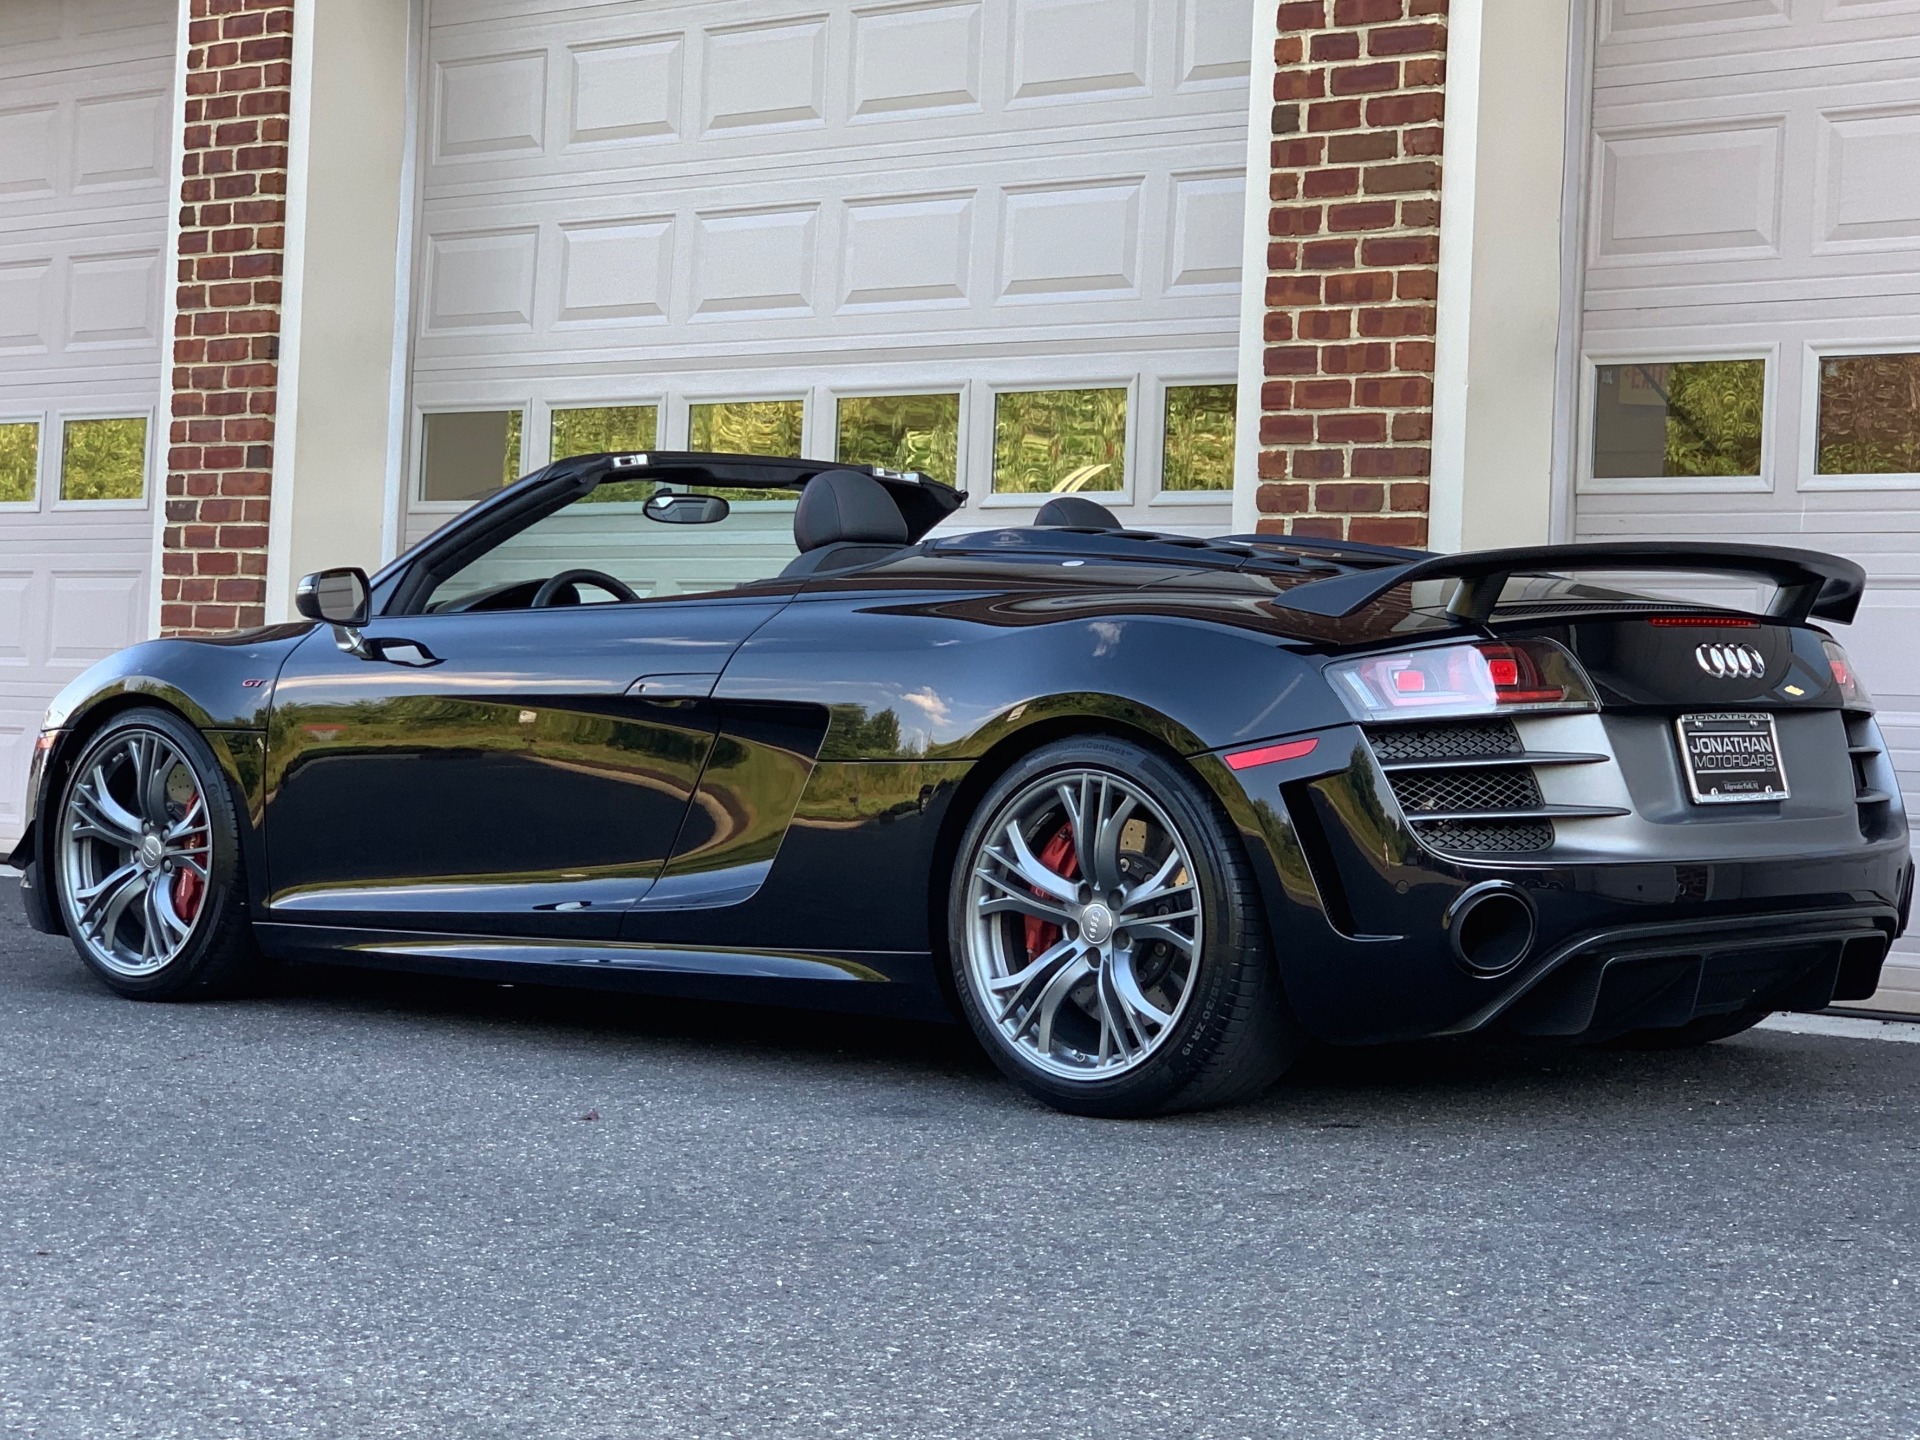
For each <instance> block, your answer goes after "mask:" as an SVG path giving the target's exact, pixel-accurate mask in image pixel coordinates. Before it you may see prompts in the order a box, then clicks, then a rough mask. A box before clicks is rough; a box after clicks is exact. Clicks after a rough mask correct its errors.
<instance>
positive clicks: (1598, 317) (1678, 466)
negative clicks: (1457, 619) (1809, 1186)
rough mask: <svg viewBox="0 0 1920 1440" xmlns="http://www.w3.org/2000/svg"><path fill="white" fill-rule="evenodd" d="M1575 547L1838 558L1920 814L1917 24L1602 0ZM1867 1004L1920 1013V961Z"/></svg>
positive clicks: (1756, 2) (1834, 11)
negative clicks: (1657, 542)
mask: <svg viewBox="0 0 1920 1440" xmlns="http://www.w3.org/2000/svg"><path fill="white" fill-rule="evenodd" d="M1600 9H1601V11H1602V16H1601V39H1600V44H1599V49H1598V62H1597V66H1596V72H1595V96H1594V110H1593V127H1594V130H1593V139H1592V148H1591V152H1590V153H1591V161H1590V164H1591V171H1590V175H1589V186H1590V190H1589V196H1590V198H1589V205H1588V227H1587V235H1586V245H1587V271H1586V329H1585V337H1584V348H1585V352H1586V359H1587V370H1586V374H1585V377H1584V385H1583V394H1584V401H1583V406H1582V418H1581V425H1582V432H1581V444H1580V447H1579V451H1578V453H1579V454H1580V455H1581V457H1582V464H1581V469H1580V472H1579V476H1578V484H1577V495H1576V501H1575V505H1574V512H1575V526H1576V530H1577V533H1578V536H1579V538H1582V539H1607V538H1613V537H1620V536H1638V537H1652V536H1660V537H1667V536H1672V537H1682V538H1684V537H1695V538H1703V539H1704V538H1713V539H1735V538H1738V539H1751V540H1760V541H1769V542H1775V543H1780V544H1790V545H1802V546H1809V547H1812V548H1816V549H1825V550H1834V551H1838V552H1840V553H1842V554H1845V555H1850V556H1852V557H1853V558H1855V559H1857V560H1859V561H1861V562H1862V563H1864V564H1865V565H1866V567H1867V569H1868V572H1869V574H1870V576H1871V583H1872V588H1871V590H1870V591H1869V595H1868V599H1867V603H1866V606H1865V608H1864V610H1863V612H1862V614H1861V617H1860V620H1859V623H1857V624H1856V625H1854V626H1853V627H1852V629H1851V631H1850V632H1842V638H1843V639H1844V640H1845V641H1846V643H1847V645H1848V647H1849V649H1850V650H1851V651H1852V652H1853V654H1854V656H1855V658H1856V660H1857V661H1858V662H1859V664H1860V667H1861V669H1862V671H1863V672H1864V674H1865V675H1866V677H1867V679H1868V683H1869V685H1870V686H1871V688H1872V689H1873V690H1874V692H1875V694H1876V696H1877V698H1878V701H1879V705H1880V716H1881V723H1882V725H1883V726H1884V727H1885V730H1886V733H1887V736H1888V739H1889V741H1890V743H1891V745H1892V747H1893V750H1894V752H1895V760H1896V764H1897V767H1898V769H1899V771H1900V774H1901V778H1902V781H1903V784H1904V788H1905V790H1906V794H1907V803H1908V806H1909V808H1910V809H1912V808H1915V807H1916V802H1920V647H1917V646H1916V644H1915V635H1916V627H1917V626H1920V3H1916V0H1825V3H1804V4H1803V3H1799V0H1601V4H1600ZM1896 958H1897V962H1898V963H1897V964H1896V965H1895V966H1894V967H1892V968H1890V969H1889V972H1888V978H1887V982H1886V989H1885V990H1883V992H1882V994H1881V996H1880V997H1879V998H1878V1000H1877V1001H1876V1002H1875V1003H1876V1004H1878V1005H1881V1006H1896V1007H1898V1008H1902V1009H1912V1010H1920V943H1916V942H1915V941H1913V940H1909V941H1907V942H1905V943H1903V945H1902V946H1901V948H1900V951H1899V953H1898V955H1897V957H1896Z"/></svg>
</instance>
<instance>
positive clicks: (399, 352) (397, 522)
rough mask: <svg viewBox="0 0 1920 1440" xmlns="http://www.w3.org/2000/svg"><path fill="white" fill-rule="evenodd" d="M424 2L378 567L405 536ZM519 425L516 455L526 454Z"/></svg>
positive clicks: (412, 84) (410, 124) (409, 133)
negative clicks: (519, 439)
mask: <svg viewBox="0 0 1920 1440" xmlns="http://www.w3.org/2000/svg"><path fill="white" fill-rule="evenodd" d="M426 35H427V20H426V0H407V97H406V129H405V133H404V134H403V136H402V137H401V148H400V223H399V226H398V229H399V236H398V239H397V240H396V241H395V244H394V247H393V352H392V358H391V360H390V361H389V369H388V376H387V383H388V391H387V481H386V498H385V503H384V504H383V506H382V509H381V514H380V560H381V563H382V564H384V563H386V562H387V561H389V560H391V559H393V558H394V557H395V556H396V555H398V554H399V553H400V542H401V539H402V537H403V536H404V535H405V534H406V524H405V516H406V514H407V509H408V495H409V493H410V487H409V486H408V484H407V457H408V456H409V455H412V454H417V453H418V452H417V451H416V450H415V449H414V447H413V435H412V430H413V420H412V416H413V277H414V269H415V265H416V263H417V257H416V250H417V247H418V243H419V237H418V230H419V220H420V201H421V191H422V182H421V179H420V175H421V166H420V146H421V143H422V142H421V138H420V137H421V126H420V97H421V95H422V94H423V93H424V90H425V81H424V72H425V69H426V64H427V43H426ZM525 423H526V422H525V421H522V422H521V424H522V431H521V436H522V438H521V445H520V451H521V454H523V455H524V454H525V453H526V440H525V428H524V427H525Z"/></svg>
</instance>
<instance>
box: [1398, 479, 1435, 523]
mask: <svg viewBox="0 0 1920 1440" xmlns="http://www.w3.org/2000/svg"><path fill="white" fill-rule="evenodd" d="M1431 488H1432V487H1430V486H1428V485H1425V484H1422V483H1418V482H1411V483H1407V484H1402V485H1395V486H1394V487H1393V489H1392V492H1391V494H1390V495H1389V497H1388V500H1387V508H1388V509H1389V510H1415V511H1418V512H1419V513H1421V514H1422V515H1424V514H1426V512H1427V506H1428V505H1429V504H1430V503H1431V499H1432V497H1431V493H1430V492H1431Z"/></svg>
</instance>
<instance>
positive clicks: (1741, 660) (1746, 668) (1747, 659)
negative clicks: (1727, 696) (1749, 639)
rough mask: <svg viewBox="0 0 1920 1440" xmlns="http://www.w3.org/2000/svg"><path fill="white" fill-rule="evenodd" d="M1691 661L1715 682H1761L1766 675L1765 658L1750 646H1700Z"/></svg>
mask: <svg viewBox="0 0 1920 1440" xmlns="http://www.w3.org/2000/svg"><path fill="white" fill-rule="evenodd" d="M1693 660H1694V663H1695V664H1696V665H1698V666H1699V667H1700V668H1701V669H1702V670H1704V671H1706V672H1707V674H1709V675H1711V676H1713V678H1714V679H1716V680H1762V679H1765V678H1766V674H1767V657H1766V656H1764V655H1762V654H1761V653H1760V652H1759V651H1758V650H1756V649H1754V648H1753V646H1751V645H1702V646H1700V647H1699V648H1698V649H1696V650H1695V651H1694V652H1693Z"/></svg>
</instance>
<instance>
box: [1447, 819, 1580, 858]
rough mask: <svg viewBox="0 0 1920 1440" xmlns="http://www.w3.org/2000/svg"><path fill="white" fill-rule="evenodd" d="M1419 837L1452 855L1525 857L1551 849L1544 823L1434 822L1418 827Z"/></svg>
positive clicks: (1550, 836)
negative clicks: (1536, 851) (1528, 854)
mask: <svg viewBox="0 0 1920 1440" xmlns="http://www.w3.org/2000/svg"><path fill="white" fill-rule="evenodd" d="M1420 838H1421V839H1422V840H1425V841H1426V842H1427V844H1429V845H1431V846H1432V847H1433V848H1434V849H1436V850H1443V851H1446V852H1447V853H1448V854H1452V855H1525V854H1527V853H1528V852H1530V851H1534V850H1547V849H1551V848H1552V846H1553V826H1551V825H1549V824H1548V823H1547V822H1546V821H1545V820H1436V821H1432V822H1430V823H1428V824H1425V825H1422V826H1421V827H1420Z"/></svg>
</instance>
